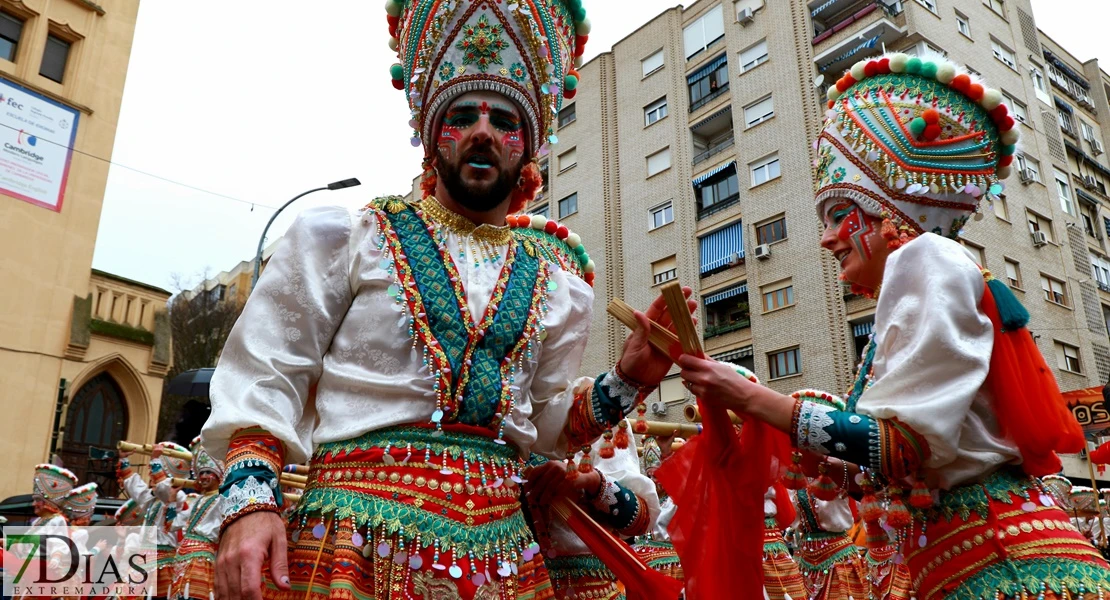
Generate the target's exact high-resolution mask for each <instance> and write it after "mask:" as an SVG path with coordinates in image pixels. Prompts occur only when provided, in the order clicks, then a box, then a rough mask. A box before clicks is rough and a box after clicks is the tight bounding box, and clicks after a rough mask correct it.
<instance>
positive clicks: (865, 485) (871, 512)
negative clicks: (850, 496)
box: [859, 476, 884, 523]
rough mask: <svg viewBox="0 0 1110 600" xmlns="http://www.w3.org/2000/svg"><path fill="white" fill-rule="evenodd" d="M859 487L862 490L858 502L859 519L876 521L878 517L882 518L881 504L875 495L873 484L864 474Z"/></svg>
mask: <svg viewBox="0 0 1110 600" xmlns="http://www.w3.org/2000/svg"><path fill="white" fill-rule="evenodd" d="M860 488H861V489H862V490H863V498H861V499H860V502H859V517H860V520H862V521H863V522H864V523H867V522H868V521H871V522H875V523H878V522H879V519H881V518H883V512H884V511H883V504H882V502H880V501H879V497H878V496H876V495H875V485H874V484H873V483H871V478H870V477H867V476H864V478H863V481H862V482H860Z"/></svg>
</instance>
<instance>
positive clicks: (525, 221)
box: [516, 215, 532, 227]
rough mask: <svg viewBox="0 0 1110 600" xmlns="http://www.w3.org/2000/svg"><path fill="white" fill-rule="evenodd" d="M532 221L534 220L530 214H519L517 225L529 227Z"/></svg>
mask: <svg viewBox="0 0 1110 600" xmlns="http://www.w3.org/2000/svg"><path fill="white" fill-rule="evenodd" d="M531 222H532V217H529V216H528V215H517V216H516V226H517V227H527V226H528V225H529V224H530V223H531Z"/></svg>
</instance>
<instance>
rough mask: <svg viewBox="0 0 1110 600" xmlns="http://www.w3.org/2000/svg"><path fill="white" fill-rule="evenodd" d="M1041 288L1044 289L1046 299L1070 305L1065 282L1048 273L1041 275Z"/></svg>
mask: <svg viewBox="0 0 1110 600" xmlns="http://www.w3.org/2000/svg"><path fill="white" fill-rule="evenodd" d="M1041 289H1042V290H1044V299H1045V300H1048V301H1049V302H1054V303H1056V304H1060V305H1063V306H1067V305H1068V295H1067V292H1065V291H1064V282H1063V281H1060V280H1059V279H1056V278H1054V277H1049V276H1048V275H1041Z"/></svg>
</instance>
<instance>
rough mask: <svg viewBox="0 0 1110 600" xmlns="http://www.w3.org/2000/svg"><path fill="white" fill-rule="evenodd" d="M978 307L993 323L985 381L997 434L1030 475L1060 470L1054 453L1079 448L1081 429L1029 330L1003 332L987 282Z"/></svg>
mask: <svg viewBox="0 0 1110 600" xmlns="http://www.w3.org/2000/svg"><path fill="white" fill-rule="evenodd" d="M982 308H983V312H985V313H986V314H987V316H988V317H989V318H990V320H991V323H992V324H993V325H994V350H993V352H992V353H991V367H990V373H989V374H988V375H987V385H988V386H989V388H990V390H991V395H992V396H993V399H992V402H993V406H992V408H993V409H994V414H995V416H996V417H998V423H999V425H1001V427H1002V433H1003V434H1005V435H1006V436H1007V437H1009V438H1010V439H1011V440H1013V441H1014V443H1015V444H1017V447H1018V449H1019V450H1020V451H1021V457H1022V469H1024V470H1025V472H1026V473H1028V474H1030V475H1033V476H1035V477H1043V476H1045V475H1050V474H1052V473H1059V472H1060V469H1061V468H1062V466H1061V463H1060V457H1059V456H1057V455H1056V453H1057V452H1063V453H1068V454H1074V453H1077V452H1079V451H1081V450H1083V448H1084V446H1085V442H1084V438H1083V429H1082V428H1081V427H1080V426H1079V423H1078V422H1077V421H1076V420H1075V417H1073V416H1072V414H1071V413H1070V412H1069V411H1068V409H1067V406H1066V404H1065V403H1064V398H1063V396H1061V395H1060V388H1059V386H1057V385H1056V379H1055V377H1053V376H1052V371H1051V370H1049V368H1048V365H1046V364H1045V361H1044V356H1042V355H1041V352H1040V349H1039V348H1037V344H1036V342H1034V341H1033V336H1032V335H1030V334H1029V330H1028V329H1025V328H1024V327H1023V328H1021V329H1018V330H1016V331H1006V332H1003V331H1002V319H1001V317H1000V316H999V314H998V307H997V306H996V304H995V301H994V296H993V295H992V294H991V292H990V286H987V288H986V291H985V292H984V293H983V301H982Z"/></svg>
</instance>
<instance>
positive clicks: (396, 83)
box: [393, 79, 405, 90]
mask: <svg viewBox="0 0 1110 600" xmlns="http://www.w3.org/2000/svg"><path fill="white" fill-rule="evenodd" d="M393 88H394V89H398V90H404V89H405V82H404V81H401V80H400V79H394V80H393Z"/></svg>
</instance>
